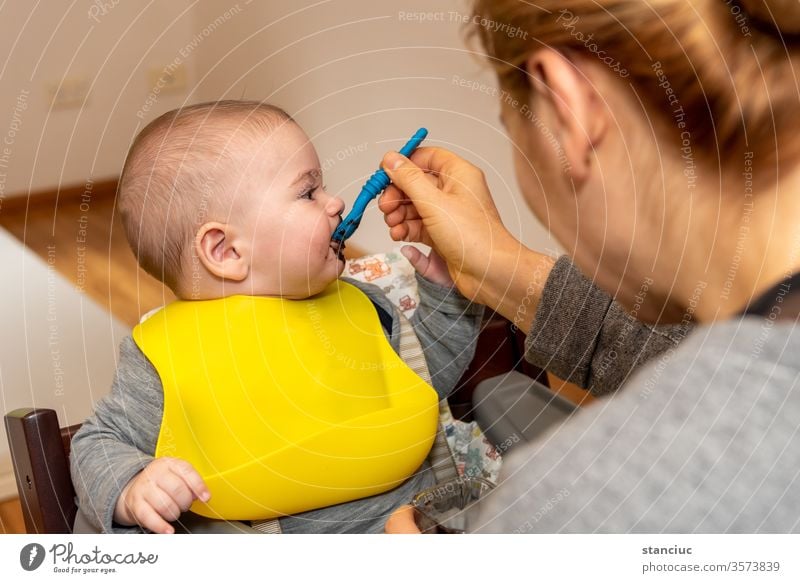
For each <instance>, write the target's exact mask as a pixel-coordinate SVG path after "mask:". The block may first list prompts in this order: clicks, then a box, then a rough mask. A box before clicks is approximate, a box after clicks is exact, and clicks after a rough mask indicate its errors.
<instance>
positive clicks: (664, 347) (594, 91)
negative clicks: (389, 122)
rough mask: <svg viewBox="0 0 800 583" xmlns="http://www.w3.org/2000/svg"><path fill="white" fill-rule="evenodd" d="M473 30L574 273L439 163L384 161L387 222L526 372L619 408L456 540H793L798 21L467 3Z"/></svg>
mask: <svg viewBox="0 0 800 583" xmlns="http://www.w3.org/2000/svg"><path fill="white" fill-rule="evenodd" d="M534 4H535V5H534ZM475 15H476V18H475V19H473V22H475V23H477V24H476V26H477V33H478V35H479V36H480V38H481V41H482V43H483V45H484V47H485V48H486V50H487V53H488V55H489V58H490V61H491V62H492V64H493V66H494V67H495V69H496V72H497V74H498V78H499V82H500V87H501V89H502V90H503V91H502V92H501V95H502V118H503V121H504V124H505V126H506V129H507V131H508V134H509V136H510V138H511V141H512V143H513V146H514V160H515V168H516V174H517V178H518V181H519V184H520V187H521V190H522V193H523V196H524V197H525V199H526V201H527V203H528V204H529V206H530V207H531V209H532V210H533V211H534V213H535V214H536V215H537V216H538V217H539V218H540V219H541V220H542V221H543V222H544V223H545V224H546V225H547V226H548V227H549V228H550V230H551V231H552V232H553V233H554V234H555V236H556V237H557V238H558V240H559V241H560V242H561V243H562V245H564V247H565V248H566V249H567V252H568V255H569V256H570V257H571V259H572V262H574V265H572V264H571V263H570V261H569V260H568V259H565V258H562V259H560V260H559V261H558V262H556V263H555V264H554V263H553V262H552V261H551V260H550V259H548V258H546V257H544V256H542V255H540V254H538V253H535V252H533V251H531V250H529V249H526V248H525V247H523V246H522V245H521V244H520V243H519V242H518V241H517V240H515V239H514V237H513V236H512V235H511V234H510V233H509V232H508V231H507V230H506V229H505V228H504V226H503V225H502V223H501V221H500V218H499V215H498V213H497V211H496V209H495V207H494V204H493V203H492V200H491V195H490V194H489V192H488V189H487V186H486V182H485V180H484V177H483V175H482V173H481V172H480V170H478V169H477V168H475V167H474V166H472V165H471V164H469V163H468V162H466V161H464V160H462V159H460V158H459V157H457V156H456V155H454V154H452V153H450V152H447V151H445V150H441V149H435V148H425V149H421V150H419V151H418V152H416V153H415V154H414V155H413V156H412V159H411V160H410V161H409V160H407V159H405V158H403V157H402V156H400V155H399V154H397V153H389V154H387V155H386V157H385V158H384V167H385V168H386V170H387V172H388V173H389V175H390V176H391V178H392V181H393V182H394V184H395V185H396V186H395V187H392V188H391V189H390V190H389V191H387V193H386V194H385V195H384V197H383V199H382V201H381V208H382V210H383V211H384V213H385V215H386V222H387V224H388V225H389V226H390V228H391V233H392V236H393V237H394V238H395V239H396V240H401V239H402V240H413V241H422V242H427V243H430V244H432V245H433V246H434V247H436V249H437V250H438V251H439V252H440V253H441V254H442V256H443V257H445V259H446V260H447V262H448V267H449V269H450V272H451V274H452V276H453V278H454V280H455V281H456V284H457V286H458V288H459V290H460V291H461V292H462V293H464V295H466V296H467V297H469V298H471V299H473V300H475V301H476V302H480V303H483V304H486V305H488V306H490V307H492V308H494V309H496V310H497V311H499V312H500V313H501V314H503V315H505V316H506V317H507V318H509V319H511V320H513V321H514V322H515V323H516V324H517V325H518V326H519V327H520V328H522V329H523V330H529V331H530V332H529V334H528V342H527V349H528V352H527V355H526V356H527V358H528V359H529V360H531V361H533V362H534V363H536V364H539V365H540V366H545V367H547V368H549V369H550V370H553V371H554V372H556V373H557V374H560V375H562V376H565V377H569V378H571V379H572V380H577V381H578V382H581V383H582V384H583V385H584V386H590V387H594V388H595V390H596V391H597V392H601V391H603V390H606V389H608V388H614V387H616V385H617V384H620V383H623V384H624V386H623V387H622V388H621V389H620V390H619V391H618V392H616V393H615V394H614V395H613V397H611V398H609V399H605V400H601V401H599V402H598V403H596V404H594V405H592V406H590V407H587V408H585V409H583V410H582V411H581V412H580V413H579V414H578V415H576V416H574V417H573V418H572V419H571V420H570V421H569V422H568V423H566V424H565V425H564V426H563V427H561V428H559V429H558V430H556V431H554V432H552V433H551V434H549V435H547V436H546V437H545V438H544V439H542V440H540V441H539V442H538V443H534V444H530V445H528V446H525V447H523V448H520V449H518V450H517V451H514V452H512V453H511V454H510V455H509V456H508V458H507V460H506V462H505V466H504V476H503V480H502V482H501V484H500V485H499V486H498V488H497V489H496V490H495V491H494V492H493V493H492V494H491V495H489V496H488V497H487V498H486V499H485V500H483V501H481V503H480V504H478V505H476V506H475V507H474V508H473V511H472V513H471V515H470V525H471V526H470V528H471V530H474V531H478V532H593V531H603V532H630V531H636V532H662V531H669V532H762V531H765V532H789V531H797V530H800V481H799V480H798V476H799V475H800V470H798V468H800V436H798V420H800V389H799V388H798V387H797V384H798V379H799V378H800V362H799V361H798V359H797V357H796V355H797V354H798V352H799V351H800V330H798V329H797V328H796V327H795V322H796V320H797V317H798V315H800V299H798V296H799V295H800V277H797V276H795V275H794V274H796V273H797V272H798V271H800V164H799V162H800V139H799V138H798V137H797V136H798V129H800V128H799V127H798V126H800V117H798V116H797V115H796V112H797V110H798V101H799V100H798V84H797V80H796V75H795V72H794V65H795V63H796V62H797V61H798V58H800V53H799V52H798V47H797V45H796V43H797V42H798V40H797V39H798V38H800V36H799V35H800V5H799V4H798V2H797V1H795V0H767V1H764V0H746V1H745V0H740V1H739V2H737V3H732V2H727V1H725V0H692V1H691V2H690V1H688V0H657V1H656V0H648V1H647V2H642V1H641V0H605V1H593V0H545V1H538V2H536V3H528V2H521V1H519V0H479V1H478V2H477V3H476V5H475ZM498 24H503V25H505V26H498ZM514 27H519V30H523V31H527V33H528V34H525V35H508V34H507V31H508V30H517V28H514ZM420 260H421V258H420ZM575 267H577V268H579V269H580V271H581V272H582V273H583V274H585V275H587V276H589V277H590V278H591V279H593V280H594V282H595V283H596V284H597V287H593V286H592V285H591V284H590V283H589V282H588V281H587V280H585V279H584V278H582V277H580V276H578V275H577V272H576V271H575ZM598 288H601V289H602V290H604V291H605V292H608V293H610V294H613V295H614V296H615V298H616V300H617V301H618V302H619V305H617V304H612V303H611V300H610V297H609V296H608V295H606V294H605V293H603V292H601V291H600V289H598ZM795 292H798V293H797V294H796V293H795ZM625 310H627V311H628V314H630V316H635V317H637V318H638V319H640V320H644V321H651V322H672V323H674V324H675V325H674V326H672V327H666V328H664V327H656V326H647V325H645V324H637V323H634V321H633V320H632V319H631V317H628V316H626V315H625V314H624V311H625ZM692 321H694V322H695V324H696V327H695V328H694V329H693V330H692V331H691V333H689V334H688V335H687V332H689V323H690V322H692ZM684 336H685V339H683V338H684ZM681 339H683V341H682V342H681V343H680V345H679V346H677V344H676V343H677V342H678V341H679V340H681ZM650 342H652V346H650V347H649V348H648V347H647V346H646V345H645V344H647V343H650ZM659 352H661V354H660V355H658V356H656V357H655V358H651V359H650V360H649V362H647V363H646V364H643V365H642V366H640V367H639V368H638V370H636V371H634V372H632V373H631V374H630V375H628V374H627V373H628V372H629V371H630V366H629V365H631V364H632V363H635V362H636V360H637V359H639V360H644V359H645V358H646V357H650V356H653V354H655V353H659ZM620 369H621V370H622V371H623V372H622V373H619V372H615V371H619V370H620ZM625 376H627V378H623V377H625ZM407 518H408V514H407V513H406V514H402V515H400V516H395V517H394V519H393V520H392V521H390V524H389V525H388V526H387V530H389V531H398V530H401V531H402V530H407V529H408V526H409V525H408V523H407V522H404V519H407Z"/></svg>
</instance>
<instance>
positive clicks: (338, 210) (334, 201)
mask: <svg viewBox="0 0 800 583" xmlns="http://www.w3.org/2000/svg"><path fill="white" fill-rule="evenodd" d="M328 212H329V213H330V215H331V216H335V215H340V214H342V213H343V212H344V201H343V200H342V199H341V198H339V197H338V196H334V197H332V198H331V199H330V201H328Z"/></svg>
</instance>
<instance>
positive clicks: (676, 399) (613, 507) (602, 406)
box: [469, 259, 800, 533]
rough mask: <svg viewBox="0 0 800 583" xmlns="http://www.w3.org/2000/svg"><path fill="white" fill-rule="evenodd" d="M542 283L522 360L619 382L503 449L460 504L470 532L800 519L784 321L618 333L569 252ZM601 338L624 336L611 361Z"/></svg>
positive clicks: (797, 405)
mask: <svg viewBox="0 0 800 583" xmlns="http://www.w3.org/2000/svg"><path fill="white" fill-rule="evenodd" d="M562 290H563V291H564V294H563V295H561V291H562ZM576 291H577V292H578V293H576ZM545 292H546V293H545V294H544V297H543V299H542V303H541V304H540V307H539V309H538V311H537V317H536V324H535V325H534V327H533V329H532V330H531V333H530V337H529V342H528V356H529V357H530V359H531V360H532V361H533V362H534V363H536V364H539V365H541V366H544V365H546V366H548V367H549V368H550V369H551V370H554V372H556V373H557V374H560V375H561V376H564V377H566V378H569V379H571V380H575V381H577V382H579V383H581V384H583V385H584V386H589V387H591V388H592V389H594V391H595V392H597V393H603V392H607V391H608V390H612V389H613V388H614V387H615V386H616V385H617V384H619V383H622V382H623V381H624V387H623V388H622V389H621V390H619V391H618V392H617V393H616V394H614V395H613V396H609V397H607V398H604V399H601V400H599V401H597V402H596V403H594V404H592V405H591V406H589V407H586V408H583V409H581V410H580V411H579V412H578V413H577V414H576V415H575V416H574V417H573V418H571V419H570V420H569V421H568V422H566V423H564V424H563V425H562V426H561V427H557V428H555V429H553V430H552V431H550V432H549V433H548V434H546V435H545V436H543V437H542V439H540V440H539V441H538V442H534V443H530V444H526V445H524V446H521V447H519V448H517V449H516V450H515V451H513V452H511V453H510V454H509V456H508V457H507V458H506V461H505V463H504V466H503V476H502V481H501V485H500V486H498V488H497V489H496V490H495V491H494V492H493V493H492V494H490V495H489V496H488V497H487V498H486V499H485V500H484V501H483V502H482V503H481V504H479V505H476V506H475V507H474V508H473V511H472V512H471V513H470V517H469V518H470V526H471V530H475V531H478V532H523V533H526V532H543V533H551V532H648V533H649V532H659V533H660V532H703V533H704V532H713V533H716V532H737V533H752V532H797V531H800V488H799V486H800V480H798V476H800V435H798V431H799V430H798V419H800V390H798V379H800V361H798V359H797V354H798V353H800V331H798V330H797V329H796V327H795V325H794V323H793V322H784V321H779V322H775V321H774V320H770V319H769V318H763V317H758V316H747V317H742V318H737V319H735V320H731V321H728V322H724V323H720V324H715V325H712V326H699V327H697V328H696V329H694V330H692V331H691V332H690V333H689V335H688V336H687V337H686V339H685V341H683V342H682V343H681V344H680V346H675V342H677V341H678V340H680V338H681V337H682V334H683V333H682V332H681V331H680V330H677V331H676V329H675V328H674V327H667V328H660V327H648V326H644V325H638V326H637V325H634V326H633V327H632V328H631V329H630V330H628V331H627V332H625V333H624V335H623V336H624V341H623V342H622V343H621V344H618V339H619V337H620V334H621V332H620V331H621V330H623V329H624V328H625V327H626V326H627V325H628V322H627V320H626V315H625V314H624V312H623V311H622V310H621V309H620V308H619V307H618V306H617V305H616V304H612V303H611V298H609V297H608V296H607V295H606V294H604V293H603V292H602V291H600V290H598V289H597V288H595V287H594V286H592V285H591V283H590V282H588V280H586V279H584V278H583V277H581V276H580V275H579V274H578V273H577V271H576V270H574V268H572V267H571V265H570V264H569V262H568V261H567V260H563V259H562V260H560V261H559V263H558V264H557V268H556V269H555V270H554V271H553V273H552V274H551V277H550V279H549V280H548V282H547V285H546V288H545ZM556 298H557V299H556ZM556 307H557V309H556ZM612 330H614V331H613V332H612ZM633 338H636V339H637V340H636V341H635V342H634V341H633V340H632V339H633ZM612 346H619V347H621V348H622V349H621V350H618V354H617V356H616V358H614V359H611V360H613V361H614V363H615V364H616V365H617V366H619V365H620V364H621V365H622V369H623V370H622V372H612V370H611V369H613V367H609V370H603V367H602V366H601V363H602V362H603V359H602V357H601V356H600V355H605V356H606V357H607V356H608V355H609V351H610V350H611V348H610V347H612ZM658 349H661V352H662V354H661V355H660V356H659V355H658V352H659V350H658ZM632 355H633V357H632ZM653 357H657V358H653ZM648 359H650V361H649V362H647V363H646V364H644V365H642V366H640V368H639V369H638V370H636V371H634V372H633V373H631V374H630V378H626V377H627V376H628V375H629V373H630V371H631V367H632V366H633V365H635V364H636V363H637V362H638V363H641V362H644V361H646V360H648Z"/></svg>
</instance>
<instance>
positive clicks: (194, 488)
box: [169, 458, 211, 510]
mask: <svg viewBox="0 0 800 583" xmlns="http://www.w3.org/2000/svg"><path fill="white" fill-rule="evenodd" d="M169 468H170V470H171V471H172V473H173V474H174V475H175V476H176V477H177V478H178V479H179V480H181V482H182V483H183V485H184V486H185V487H186V489H188V490H189V492H191V495H192V497H193V499H195V498H196V499H198V500H200V501H201V502H208V501H209V499H210V498H211V493H210V492H209V491H208V487H207V486H206V483H205V482H204V481H203V478H201V477H200V474H198V473H197V470H195V469H194V466H193V465H192V464H190V463H189V462H187V461H186V460H181V459H175V458H173V459H171V461H170V464H169ZM184 510H188V507H187V508H184Z"/></svg>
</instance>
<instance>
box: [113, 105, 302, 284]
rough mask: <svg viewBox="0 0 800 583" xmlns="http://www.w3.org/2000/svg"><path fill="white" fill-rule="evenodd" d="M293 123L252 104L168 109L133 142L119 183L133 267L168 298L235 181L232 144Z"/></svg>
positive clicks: (273, 109)
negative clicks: (155, 281)
mask: <svg viewBox="0 0 800 583" xmlns="http://www.w3.org/2000/svg"><path fill="white" fill-rule="evenodd" d="M287 122H293V120H292V118H291V116H289V114H287V113H286V112H285V111H283V110H282V109H280V108H278V107H275V106H273V105H268V104H265V103H262V102H258V101H215V102H209V103H200V104H197V105H191V106H188V107H183V108H180V109H175V110H173V111H170V112H168V113H165V114H163V115H162V116H160V117H158V118H157V119H155V120H153V121H152V122H151V123H150V124H148V125H147V127H145V128H144V129H143V130H142V131H141V132H140V133H139V135H138V136H136V139H135V140H134V142H133V144H132V145H131V148H130V150H129V152H128V156H127V158H126V160H125V166H124V168H123V170H122V176H121V177H120V182H119V191H118V201H117V204H118V205H119V209H120V214H121V216H122V225H123V228H124V230H125V236H126V237H127V239H128V243H129V244H130V246H131V249H132V250H133V253H134V255H136V259H137V260H138V261H139V265H141V266H142V268H143V269H144V270H145V271H146V272H147V273H149V274H150V275H152V276H153V277H155V278H156V279H158V280H160V281H162V282H164V283H165V284H166V285H167V286H169V287H170V289H172V290H173V291H175V292H176V293H177V292H178V287H179V282H180V278H181V274H182V268H183V262H184V259H185V257H184V255H185V252H186V248H187V245H191V243H192V241H193V239H194V236H195V234H196V231H197V229H198V228H199V227H200V226H201V225H202V224H203V223H204V222H206V221H208V220H212V218H211V217H210V216H209V215H210V214H211V215H213V214H214V212H215V209H217V208H218V205H217V203H218V201H219V199H220V198H221V196H222V195H223V194H224V191H225V189H226V188H229V187H230V184H231V182H232V181H233V180H234V179H235V178H236V176H235V174H236V169H235V168H234V167H233V163H232V148H234V147H235V146H238V145H240V144H241V140H240V139H237V137H242V136H245V135H247V136H252V135H253V134H254V133H257V134H258V136H259V137H262V138H263V137H265V136H267V135H269V134H270V133H271V132H272V131H273V130H274V129H276V128H277V127H278V126H280V125H282V124H284V123H287Z"/></svg>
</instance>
